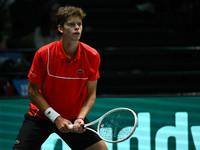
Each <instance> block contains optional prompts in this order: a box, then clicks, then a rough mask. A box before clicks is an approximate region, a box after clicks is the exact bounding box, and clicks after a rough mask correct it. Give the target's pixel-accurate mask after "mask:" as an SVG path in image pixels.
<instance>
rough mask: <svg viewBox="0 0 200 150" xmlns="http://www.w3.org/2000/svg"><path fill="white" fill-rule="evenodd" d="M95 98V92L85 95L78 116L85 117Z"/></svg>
mask: <svg viewBox="0 0 200 150" xmlns="http://www.w3.org/2000/svg"><path fill="white" fill-rule="evenodd" d="M95 100H96V94H92V95H88V96H86V99H85V101H84V102H83V105H82V108H81V110H80V113H79V115H78V118H85V117H86V116H87V114H88V113H89V112H90V110H91V109H92V107H93V105H94V103H95Z"/></svg>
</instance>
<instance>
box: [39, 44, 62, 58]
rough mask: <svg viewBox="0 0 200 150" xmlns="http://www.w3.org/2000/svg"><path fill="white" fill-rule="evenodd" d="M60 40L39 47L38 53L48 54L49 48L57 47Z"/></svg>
mask: <svg viewBox="0 0 200 150" xmlns="http://www.w3.org/2000/svg"><path fill="white" fill-rule="evenodd" d="M58 42H59V41H55V42H52V43H49V44H47V45H44V46H42V47H41V48H39V49H38V50H37V53H38V54H40V55H47V54H48V50H50V51H51V50H53V49H54V48H55V46H56V45H57V44H58Z"/></svg>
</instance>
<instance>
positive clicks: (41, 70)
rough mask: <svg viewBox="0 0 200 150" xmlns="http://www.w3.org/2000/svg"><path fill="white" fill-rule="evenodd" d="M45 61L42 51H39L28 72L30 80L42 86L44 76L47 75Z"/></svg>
mask: <svg viewBox="0 0 200 150" xmlns="http://www.w3.org/2000/svg"><path fill="white" fill-rule="evenodd" d="M45 66H46V65H45V63H44V60H43V59H42V56H41V53H39V52H38V51H37V52H36V53H35V56H34V59H33V63H32V66H31V68H30V71H29V73H28V78H29V81H31V82H32V83H34V84H37V85H39V86H40V87H42V85H43V82H44V76H45V72H46V71H45V69H46V67H45Z"/></svg>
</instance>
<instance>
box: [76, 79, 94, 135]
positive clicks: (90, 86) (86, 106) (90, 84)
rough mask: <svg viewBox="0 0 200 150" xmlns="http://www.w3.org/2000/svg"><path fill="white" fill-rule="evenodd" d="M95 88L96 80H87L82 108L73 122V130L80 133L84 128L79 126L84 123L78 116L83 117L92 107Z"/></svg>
mask: <svg viewBox="0 0 200 150" xmlns="http://www.w3.org/2000/svg"><path fill="white" fill-rule="evenodd" d="M96 89H97V80H94V81H87V95H86V98H85V100H84V102H83V105H82V108H81V110H80V113H79V115H78V119H77V120H76V121H75V122H74V125H75V126H74V130H75V132H78V133H82V132H84V130H83V129H82V128H81V126H82V125H84V121H83V120H82V119H79V118H83V119H84V118H85V117H86V116H87V114H88V113H89V112H90V110H91V109H92V107H93V105H94V103H95V100H96Z"/></svg>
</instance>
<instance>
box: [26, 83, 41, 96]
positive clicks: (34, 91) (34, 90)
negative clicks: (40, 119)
mask: <svg viewBox="0 0 200 150" xmlns="http://www.w3.org/2000/svg"><path fill="white" fill-rule="evenodd" d="M38 94H39V87H36V86H34V84H33V83H31V82H29V84H28V97H29V98H30V99H33V98H34V97H36V96H37V95H38Z"/></svg>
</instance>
